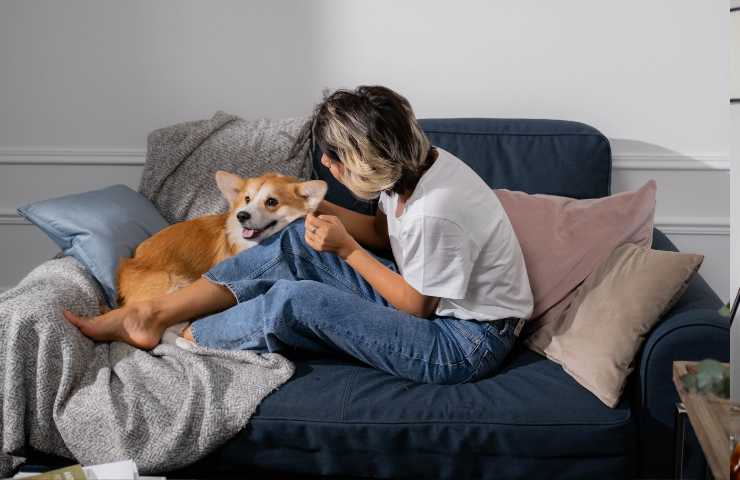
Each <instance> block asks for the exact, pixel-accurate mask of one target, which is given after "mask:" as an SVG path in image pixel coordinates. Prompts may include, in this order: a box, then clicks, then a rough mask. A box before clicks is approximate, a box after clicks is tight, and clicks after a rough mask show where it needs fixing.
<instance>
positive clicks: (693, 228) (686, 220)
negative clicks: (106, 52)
mask: <svg viewBox="0 0 740 480" xmlns="http://www.w3.org/2000/svg"><path fill="white" fill-rule="evenodd" d="M0 225H31V222H29V221H28V220H26V219H25V218H23V217H21V216H20V215H18V213H17V212H16V211H15V210H13V209H11V208H0ZM655 226H656V227H657V228H659V229H660V230H661V231H662V232H663V233H665V234H666V235H712V236H717V235H720V236H729V235H730V218H729V217H727V218H725V217H700V216H694V217H688V216H680V217H676V216H674V217H669V216H665V217H656V218H655Z"/></svg>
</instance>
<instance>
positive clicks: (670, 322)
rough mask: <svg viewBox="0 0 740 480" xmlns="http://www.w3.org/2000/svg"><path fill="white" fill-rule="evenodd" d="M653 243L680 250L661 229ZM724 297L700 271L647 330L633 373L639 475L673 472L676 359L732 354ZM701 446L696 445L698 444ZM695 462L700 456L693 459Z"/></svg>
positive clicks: (721, 357)
mask: <svg viewBox="0 0 740 480" xmlns="http://www.w3.org/2000/svg"><path fill="white" fill-rule="evenodd" d="M653 248H655V249H659V250H672V251H676V247H675V245H673V243H671V241H670V240H668V238H666V236H665V235H664V234H663V233H662V232H660V231H659V230H655V232H654V236H653ZM721 306H722V301H721V300H720V299H719V297H718V296H717V294H716V293H715V292H714V291H713V290H712V289H711V287H710V286H709V285H708V284H707V282H706V281H705V280H704V279H703V278H702V277H701V275H699V274H697V275H694V277H693V278H692V279H691V281H690V282H689V286H688V288H687V290H686V291H685V292H684V294H683V295H682V296H681V298H680V299H679V301H678V302H677V303H676V304H675V305H674V306H673V308H672V309H671V310H670V311H669V312H667V313H666V314H665V315H664V317H663V318H662V319H661V321H660V322H659V323H658V325H657V326H656V327H655V328H654V329H653V330H652V331H651V332H650V333H649V334H648V336H647V338H646V340H645V343H644V345H643V348H642V352H641V354H640V356H639V358H637V359H636V360H635V361H636V364H635V372H634V373H633V377H634V378H632V379H631V385H632V388H633V408H634V409H635V413H636V414H637V419H638V422H639V430H640V447H639V448H640V468H639V472H640V476H642V477H657V478H669V477H670V476H671V474H672V468H673V465H672V457H673V418H674V417H673V416H674V410H675V404H676V402H677V401H678V393H677V392H676V388H675V386H674V384H673V374H672V372H673V362H674V361H676V360H703V359H705V358H714V359H717V360H720V361H723V362H727V361H729V358H730V325H729V320H728V318H726V317H723V316H721V315H720V314H719V312H718V311H719V308H720V307H721ZM694 451H697V450H696V446H695V447H694ZM690 463H693V468H696V465H698V464H699V463H700V462H697V461H695V460H694V461H692V462H690Z"/></svg>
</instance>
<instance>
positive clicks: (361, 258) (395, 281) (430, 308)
mask: <svg viewBox="0 0 740 480" xmlns="http://www.w3.org/2000/svg"><path fill="white" fill-rule="evenodd" d="M344 259H345V260H346V261H347V263H349V265H350V266H351V267H352V268H354V269H355V270H356V271H357V273H359V274H360V275H362V277H363V278H364V279H365V280H367V281H368V282H369V283H370V285H372V286H373V288H374V289H375V290H377V291H378V292H380V294H381V295H383V298H385V299H386V300H388V302H390V303H391V305H393V306H394V307H396V308H397V309H399V310H402V311H404V312H406V313H410V314H411V315H415V316H417V317H422V318H427V317H429V316H430V315H431V314H432V313H434V311H435V310H436V309H437V304H438V303H439V298H437V297H429V296H427V295H422V294H421V293H419V292H417V291H416V289H415V288H414V287H412V286H411V285H409V284H408V283H407V282H406V280H404V278H403V277H402V276H401V275H399V274H397V273H396V272H394V271H392V270H389V269H388V268H387V267H386V266H385V265H383V264H382V263H380V262H379V261H378V260H377V259H376V258H375V257H373V256H372V255H370V254H369V253H368V252H367V251H366V250H365V249H363V248H362V247H360V246H359V245H358V246H357V248H355V249H353V250H351V251H350V253H349V254H347V256H346V257H344Z"/></svg>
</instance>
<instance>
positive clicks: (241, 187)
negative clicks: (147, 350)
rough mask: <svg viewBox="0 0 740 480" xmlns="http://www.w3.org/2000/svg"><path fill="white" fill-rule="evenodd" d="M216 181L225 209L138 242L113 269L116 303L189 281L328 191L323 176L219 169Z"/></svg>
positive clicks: (307, 209) (173, 330) (168, 338)
mask: <svg viewBox="0 0 740 480" xmlns="http://www.w3.org/2000/svg"><path fill="white" fill-rule="evenodd" d="M216 183H217V185H218V188H219V190H221V193H222V194H223V196H224V198H225V199H226V200H227V201H228V203H229V210H228V212H226V213H221V214H216V215H204V216H202V217H198V218H195V219H193V220H187V221H184V222H180V223H176V224H174V225H171V226H169V227H167V228H165V229H163V230H161V231H160V232H158V233H156V234H155V235H153V236H152V237H150V238H148V239H147V240H145V241H144V242H142V243H141V244H140V245H139V246H138V247H137V248H136V251H135V252H134V256H133V257H132V258H129V259H121V261H120V263H119V265H118V272H117V286H118V303H119V305H120V306H123V305H125V304H127V303H131V302H138V301H142V300H148V299H151V298H154V297H158V296H161V295H164V294H166V293H169V292H172V291H175V290H177V289H179V288H182V287H185V286H187V285H189V284H191V283H193V282H194V281H195V280H197V279H198V278H200V276H201V275H202V274H204V273H205V272H207V271H208V270H210V269H211V267H213V266H214V265H216V264H217V263H219V262H221V261H222V260H224V259H226V258H228V257H231V256H233V255H236V254H237V253H239V252H241V251H243V250H245V249H247V248H250V247H253V246H254V245H256V244H258V243H259V242H260V241H262V240H263V239H265V238H267V237H269V236H271V235H273V234H275V233H277V232H279V231H280V230H282V229H283V228H285V226H286V225H288V224H289V223H291V222H292V221H294V220H296V219H298V218H301V217H304V216H306V215H307V214H308V213H311V212H314V211H315V210H316V208H317V207H318V205H319V203H320V202H321V201H322V200H323V198H324V195H325V194H326V189H327V185H326V182H323V181H321V180H311V181H306V182H302V181H300V180H298V179H297V178H295V177H289V176H285V175H280V174H277V173H267V174H265V175H262V176H261V177H255V178H242V177H240V176H238V175H234V174H231V173H228V172H224V171H218V172H216ZM186 326H187V323H181V324H178V325H175V326H174V327H170V328H169V329H167V332H166V333H165V337H164V338H163V342H166V343H172V342H174V340H175V338H176V336H178V335H179V334H180V332H181V331H182V330H183V329H184V328H185V327H186ZM172 335H174V336H175V337H174V338H173V337H172Z"/></svg>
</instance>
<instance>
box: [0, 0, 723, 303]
mask: <svg viewBox="0 0 740 480" xmlns="http://www.w3.org/2000/svg"><path fill="white" fill-rule="evenodd" d="M727 58H728V28H727V2H726V0H709V1H701V2H697V1H694V0H682V1H676V0H650V1H644V0H626V1H622V2H609V3H604V2H593V1H589V0H561V1H558V2H545V1H533V0H529V1H524V0H516V1H515V0H509V1H498V2H490V1H482V0H481V1H466V2H450V1H443V0H407V1H404V2H394V1H392V0H375V1H372V2H371V1H359V0H314V1H306V0H304V1H287V0H261V1H250V2H242V1H205V0H204V1H178V2H165V1H159V2H150V1H146V0H135V1H127V2H119V1H112V0H88V1H82V0H68V1H65V2H54V1H52V0H45V1H40V0H11V1H4V2H1V3H0V69H1V70H0V71H2V77H1V78H2V83H0V241H1V242H2V244H3V247H4V248H3V250H2V252H3V253H2V254H0V286H2V285H5V286H8V285H12V284H13V283H15V282H16V281H17V280H18V279H19V278H20V277H21V276H22V274H23V273H24V272H26V271H28V269H30V268H31V267H32V266H33V265H34V264H35V263H38V262H39V261H41V260H42V259H44V258H46V257H47V256H49V255H50V254H51V253H53V252H54V248H52V247H51V246H50V245H49V244H48V242H47V241H46V240H45V239H44V238H43V234H41V233H39V232H37V231H36V230H35V229H34V228H33V227H31V226H25V225H18V224H17V220H16V219H15V217H14V216H12V209H13V208H14V207H15V206H16V205H18V204H20V203H22V202H25V201H30V200H32V199H40V198H47V197H50V196H52V195H57V194H61V193H65V192H72V191H82V190H86V189H91V188H95V187H98V186H102V185H105V184H108V183H111V182H113V181H123V182H124V183H129V184H130V185H132V186H136V184H137V176H138V174H139V171H140V166H137V163H138V162H140V161H141V157H142V156H143V148H144V147H145V143H144V142H145V136H146V134H147V132H149V131H150V130H152V129H154V128H157V127H159V126H162V125H167V124H172V123H174V122H179V121H183V120H191V119H198V118H203V117H207V116H209V115H211V114H212V113H213V112H214V111H216V110H218V109H224V110H227V111H229V112H234V113H237V114H240V115H242V116H245V117H249V118H253V117H260V116H272V117H278V116H288V115H298V114H304V113H307V112H308V111H309V109H310V108H311V106H312V105H313V104H314V103H315V102H316V101H317V100H318V99H319V97H320V92H321V90H322V89H323V88H324V87H330V88H333V87H339V86H354V85H357V84H361V83H380V84H386V85H388V86H390V87H392V88H395V89H397V90H398V91H400V92H401V93H403V94H405V95H406V96H407V97H408V98H409V100H410V101H411V103H412V104H413V105H414V106H415V108H416V110H417V114H418V116H420V117H441V116H496V117H539V118H561V119H570V120H578V121H582V122H585V123H589V124H591V125H593V126H595V127H596V128H598V129H600V130H601V131H602V132H604V133H605V134H606V135H607V136H608V137H609V138H610V140H611V141H612V145H613V150H614V155H615V168H616V170H615V174H614V185H613V187H614V190H615V191H620V190H624V189H629V188H634V187H637V186H639V185H640V184H642V183H643V182H644V181H646V180H647V179H649V178H655V179H656V180H657V181H658V188H659V190H658V211H657V220H658V223H659V224H660V226H663V227H665V230H666V231H667V232H668V233H670V235H671V237H672V238H673V239H674V240H675V241H676V242H677V243H678V244H679V246H681V247H683V248H686V249H689V250H693V251H698V252H701V253H704V254H705V255H706V260H705V265H704V266H703V267H702V273H703V274H704V275H705V277H707V278H708V279H709V281H710V282H711V284H712V285H713V286H714V287H715V289H716V290H717V291H718V292H719V293H720V294H721V295H722V296H723V297H727V296H728V292H729V275H730V272H729V263H728V262H727V258H728V256H729V214H730V213H729V203H730V202H729V195H730V192H729V167H728V165H729V162H728V155H729V153H728V151H729V145H728V144H729V141H728V131H729V121H728V115H727V92H728V80H727V78H728V71H729V70H728V62H727ZM80 153H82V154H85V156H84V157H82V159H83V160H84V161H88V162H93V163H99V164H113V165H115V166H105V165H101V166H95V167H91V166H80V165H70V164H64V163H63V162H80V160H79V159H80V156H79V154H80ZM31 162H41V163H43V165H28V163H31ZM3 214H4V215H3ZM8 223H10V224H8Z"/></svg>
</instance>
